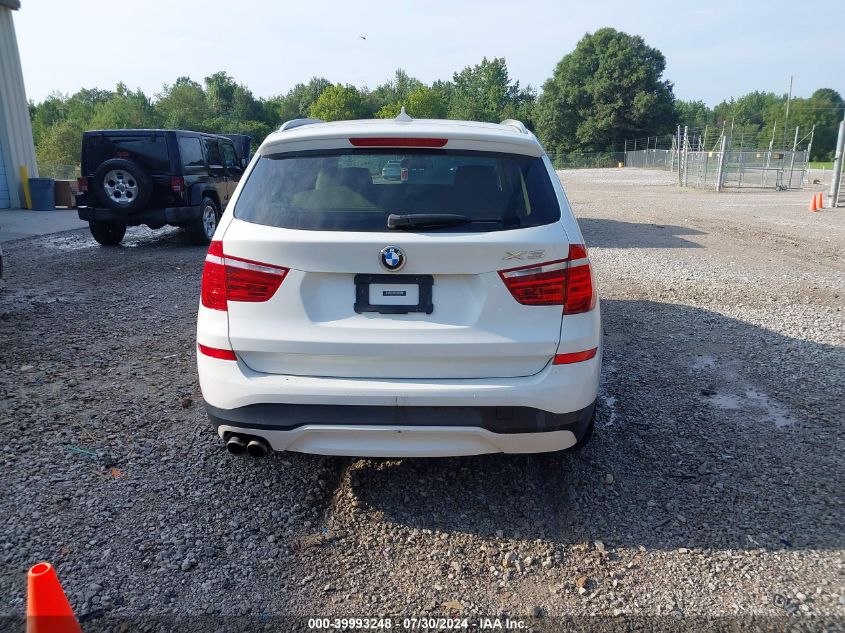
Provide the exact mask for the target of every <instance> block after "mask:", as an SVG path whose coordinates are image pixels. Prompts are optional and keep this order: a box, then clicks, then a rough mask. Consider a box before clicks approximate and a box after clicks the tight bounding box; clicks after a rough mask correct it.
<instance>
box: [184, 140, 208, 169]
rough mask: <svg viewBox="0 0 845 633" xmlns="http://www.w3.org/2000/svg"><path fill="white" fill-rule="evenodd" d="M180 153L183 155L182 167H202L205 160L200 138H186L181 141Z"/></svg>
mask: <svg viewBox="0 0 845 633" xmlns="http://www.w3.org/2000/svg"><path fill="white" fill-rule="evenodd" d="M179 153H180V154H182V165H184V166H185V167H202V166H203V165H205V158H203V155H202V144H201V143H200V140H199V139H198V138H192V137H189V136H184V137H182V138H180V139H179Z"/></svg>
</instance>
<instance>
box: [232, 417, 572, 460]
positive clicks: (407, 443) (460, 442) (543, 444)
mask: <svg viewBox="0 0 845 633" xmlns="http://www.w3.org/2000/svg"><path fill="white" fill-rule="evenodd" d="M217 432H218V434H219V435H220V437H222V438H225V437H226V436H227V435H229V434H231V433H237V434H241V435H250V436H258V437H262V438H264V439H265V440H266V441H267V442H268V443H269V444H270V446H271V447H272V448H273V450H274V451H294V452H298V453H311V454H315V455H339V456H352V457H458V456H461V455H484V454H487V453H548V452H553V451H562V450H564V449H567V448H571V447H573V446H575V444H576V443H577V441H578V439H579V438H578V437H577V436H576V435H575V433H573V432H572V431H570V430H560V431H548V432H543V433H493V432H492V431H489V430H487V429H483V428H479V427H474V426H455V427H443V426H413V427H406V426H398V425H395V426H394V425H392V426H343V425H306V426H301V427H298V428H295V429H293V430H290V431H268V430H258V431H256V430H255V429H243V428H240V427H235V426H229V425H221V426H219V427H218V428H217Z"/></svg>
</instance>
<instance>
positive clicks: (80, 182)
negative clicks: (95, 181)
mask: <svg viewBox="0 0 845 633" xmlns="http://www.w3.org/2000/svg"><path fill="white" fill-rule="evenodd" d="M76 188H77V189H78V190H79V193H88V179H87V178H86V177H85V176H80V177H79V178H77V179H76Z"/></svg>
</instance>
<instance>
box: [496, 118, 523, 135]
mask: <svg viewBox="0 0 845 633" xmlns="http://www.w3.org/2000/svg"><path fill="white" fill-rule="evenodd" d="M499 125H507V126H508V127H512V128H513V129H515V130H517V131H518V132H520V133H522V134H528V128H527V127H525V124H524V123H523V122H522V121H517V120H516V119H505V120H504V121H502V122H501V123H499Z"/></svg>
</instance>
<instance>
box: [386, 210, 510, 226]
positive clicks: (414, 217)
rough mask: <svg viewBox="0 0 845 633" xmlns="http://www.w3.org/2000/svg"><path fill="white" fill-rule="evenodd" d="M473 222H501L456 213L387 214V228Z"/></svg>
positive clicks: (457, 224) (499, 221)
mask: <svg viewBox="0 0 845 633" xmlns="http://www.w3.org/2000/svg"><path fill="white" fill-rule="evenodd" d="M474 222H496V223H501V222H502V220H501V219H500V218H470V217H468V216H466V215H459V214H457V213H409V214H407V215H399V214H396V213H391V214H390V215H389V216H387V228H388V229H393V230H401V229H421V228H426V227H431V228H434V227H439V226H459V225H461V224H472V223H474Z"/></svg>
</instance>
